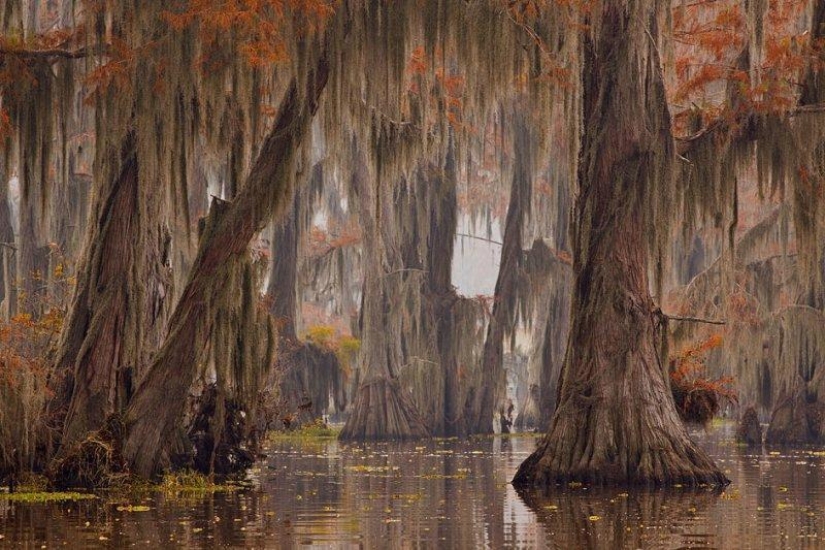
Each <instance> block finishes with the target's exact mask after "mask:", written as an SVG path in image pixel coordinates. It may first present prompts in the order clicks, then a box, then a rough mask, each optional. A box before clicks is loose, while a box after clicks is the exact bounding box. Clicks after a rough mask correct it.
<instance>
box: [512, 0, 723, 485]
mask: <svg viewBox="0 0 825 550" xmlns="http://www.w3.org/2000/svg"><path fill="white" fill-rule="evenodd" d="M599 6H600V9H599V10H597V11H595V12H594V13H593V14H592V15H591V17H592V18H593V20H591V21H590V23H591V24H596V26H597V29H598V30H597V31H594V32H593V33H592V34H589V35H587V37H586V38H585V44H584V53H583V55H584V56H585V57H584V62H583V66H582V86H583V92H584V100H583V109H584V124H585V126H584V130H583V137H582V150H581V154H580V158H579V160H580V165H579V173H578V183H579V194H578V197H577V200H576V204H575V207H574V230H575V234H574V239H573V247H574V267H573V269H574V281H575V282H574V285H575V286H574V296H573V307H572V327H571V331H570V335H569V343H568V346H567V356H566V360H565V363H564V366H563V370H562V375H561V385H560V390H559V399H558V407H557V409H556V412H555V415H554V416H553V421H552V423H551V426H550V429H549V433H548V434H547V435H546V436H545V438H544V439H543V441H542V442H541V444H540V446H539V448H538V449H537V450H536V451H535V452H534V453H533V454H532V455H531V456H530V457H528V458H527V460H525V462H524V463H522V465H521V467H520V468H519V470H518V472H517V473H516V476H515V478H514V480H513V483H514V484H516V485H518V486H523V487H524V486H547V485H552V484H555V483H560V482H561V483H563V482H568V481H580V482H584V483H589V484H619V485H631V484H653V485H668V484H676V483H682V484H689V485H696V484H700V483H709V484H723V483H726V481H727V480H726V479H725V476H724V475H723V474H722V473H721V471H720V470H719V469H718V468H717V467H716V466H715V465H714V464H713V462H712V461H711V460H710V459H709V458H708V456H707V455H706V454H705V453H704V452H703V451H702V450H701V449H699V448H698V447H697V446H696V445H695V444H694V443H693V442H692V441H691V439H690V437H689V435H688V433H687V430H686V428H685V426H684V425H683V424H682V422H681V421H680V419H679V416H678V414H677V412H676V408H675V406H674V404H673V399H672V397H671V395H670V390H669V384H668V382H667V380H666V378H665V368H664V366H663V364H662V361H661V360H660V358H659V356H658V354H657V346H656V332H657V326H656V316H655V315H654V310H655V306H654V303H653V300H652V299H651V297H650V291H649V280H648V275H647V273H648V241H647V235H646V231H648V230H649V227H648V226H647V221H648V220H650V219H651V215H652V212H651V211H650V208H651V206H650V205H651V201H650V199H649V197H651V196H655V190H656V189H655V188H656V186H665V185H670V181H669V174H670V162H671V158H672V154H673V141H672V135H671V129H670V119H669V113H668V110H667V104H666V100H665V94H664V86H663V82H662V73H661V67H660V65H659V59H658V56H657V52H656V49H655V43H654V42H653V40H652V39H651V37H654V36H657V30H656V16H657V13H656V12H657V10H656V3H655V2H652V1H650V0H636V1H633V2H620V1H618V0H606V1H605V2H602V3H601V4H599ZM665 9H668V7H667V6H665Z"/></svg>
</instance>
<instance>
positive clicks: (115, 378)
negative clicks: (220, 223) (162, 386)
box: [56, 134, 171, 449]
mask: <svg viewBox="0 0 825 550" xmlns="http://www.w3.org/2000/svg"><path fill="white" fill-rule="evenodd" d="M135 147H136V143H135V136H134V135H133V134H129V135H127V137H126V138H125V139H124V142H123V147H122V152H121V166H120V168H119V171H118V172H116V175H115V177H113V178H111V180H110V181H101V182H99V185H98V188H97V189H96V192H95V195H94V196H95V199H94V200H95V205H94V207H93V214H92V215H93V218H92V223H91V224H90V227H89V228H88V230H87V232H86V245H85V250H84V256H83V259H82V260H81V261H80V263H79V270H78V278H77V287H76V289H75V295H74V299H73V301H72V307H71V312H70V314H69V317H68V319H67V321H66V325H65V327H64V329H63V334H62V337H61V342H60V347H59V350H58V355H57V362H56V367H57V372H58V374H59V375H62V376H66V377H67V382H66V386H65V388H64V390H63V391H64V395H65V396H66V397H68V396H69V395H70V396H71V400H70V402H69V403H68V411H67V413H66V419H65V424H64V431H63V441H62V444H63V448H64V449H65V448H66V447H67V446H68V445H71V444H72V443H73V442H76V441H78V440H80V439H82V438H83V437H85V435H86V434H87V433H89V432H91V431H94V430H96V429H98V428H100V427H101V426H102V425H103V423H104V422H105V420H106V419H107V417H109V416H110V415H111V414H113V413H120V412H122V411H123V410H125V408H126V405H127V404H128V402H129V399H130V398H131V396H132V393H133V390H134V387H135V386H136V385H137V382H138V380H139V378H140V375H141V372H140V370H141V367H142V366H143V365H144V364H145V363H146V362H147V361H148V354H149V353H150V352H152V351H154V350H155V349H157V347H158V346H159V344H160V340H161V334H162V331H163V329H164V327H165V323H164V321H165V318H166V307H165V306H167V305H168V304H166V303H165V300H164V298H165V297H166V296H167V295H170V294H171V289H170V288H169V287H170V286H171V281H170V279H169V273H168V261H169V252H170V251H169V244H170V243H169V234H168V229H167V227H166V225H165V217H164V216H163V215H162V214H161V213H162V211H163V206H162V204H161V203H162V201H163V197H164V193H163V192H162V191H161V190H155V192H150V191H149V190H148V189H145V188H141V186H140V185H139V184H138V182H139V178H138V170H139V162H138V158H137V153H136V151H135ZM147 214H149V215H147ZM58 397H60V396H58ZM56 407H57V409H58V410H59V408H60V407H61V403H57V404H56Z"/></svg>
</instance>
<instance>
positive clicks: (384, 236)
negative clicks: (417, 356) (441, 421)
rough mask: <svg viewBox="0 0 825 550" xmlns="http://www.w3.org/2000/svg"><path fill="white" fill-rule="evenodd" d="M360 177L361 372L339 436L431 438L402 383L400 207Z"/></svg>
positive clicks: (383, 188) (403, 266) (383, 187)
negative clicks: (361, 243)
mask: <svg viewBox="0 0 825 550" xmlns="http://www.w3.org/2000/svg"><path fill="white" fill-rule="evenodd" d="M356 178H358V181H357V183H356V185H358V186H359V189H358V191H357V192H358V194H359V196H360V205H359V207H360V215H361V225H362V228H363V232H364V233H363V234H364V240H363V254H364V282H363V289H364V290H363V298H362V311H361V315H362V333H361V356H360V362H361V371H362V374H361V376H360V386H359V388H358V390H357V392H356V395H355V399H354V400H353V404H352V407H351V409H350V415H349V417H348V418H347V422H346V424H345V425H344V429H343V430H342V431H341V434H340V436H339V437H340V439H341V440H358V441H364V440H400V439H415V438H420V437H426V436H428V435H429V430H428V429H427V427H426V426H425V424H424V422H423V420H422V418H421V417H420V415H419V413H418V411H417V410H416V407H415V405H414V404H413V402H412V399H411V397H410V396H409V395H408V394H407V392H406V391H405V390H404V389H402V388H401V384H400V383H399V381H398V374H399V369H400V367H401V365H402V364H403V352H402V339H403V335H402V329H401V327H402V320H401V314H402V312H401V311H399V305H398V300H399V296H400V295H401V281H402V280H403V278H404V277H405V276H406V275H407V271H408V270H407V269H406V264H405V263H404V261H403V259H402V254H401V248H403V244H402V243H397V242H396V237H397V232H398V227H397V225H398V224H397V223H395V222H396V220H395V218H394V217H395V216H396V215H397V214H398V212H397V209H398V205H397V204H396V201H394V200H389V197H387V196H386V191H387V189H386V188H387V187H388V186H386V185H382V184H381V183H379V182H375V183H372V184H370V183H369V182H367V181H366V177H365V176H364V175H363V174H358V175H356ZM402 185H405V184H404V183H402ZM402 238H404V237H402Z"/></svg>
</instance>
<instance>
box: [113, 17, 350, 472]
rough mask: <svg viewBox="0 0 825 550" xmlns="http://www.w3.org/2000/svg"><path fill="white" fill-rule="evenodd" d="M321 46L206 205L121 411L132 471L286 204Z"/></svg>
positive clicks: (160, 434)
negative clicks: (224, 190) (234, 190)
mask: <svg viewBox="0 0 825 550" xmlns="http://www.w3.org/2000/svg"><path fill="white" fill-rule="evenodd" d="M332 25H334V23H332ZM328 32H329V31H328ZM327 47H328V45H325V48H324V51H323V53H321V54H320V57H319V58H318V62H317V64H316V65H315V67H314V68H312V69H311V70H310V71H309V73H308V75H307V79H306V83H305V84H304V85H302V86H300V87H299V85H298V83H297V81H296V80H295V79H293V80H292V82H291V83H290V85H289V87H288V89H287V91H286V93H285V95H284V97H283V99H282V101H281V104H280V107H279V110H278V115H277V118H276V120H275V123H274V125H273V128H272V130H271V131H270V132H269V134H268V135H267V137H266V139H265V140H264V143H263V145H262V146H261V149H260V153H259V154H258V157H257V160H256V161H255V163H254V165H253V166H252V168H251V171H250V174H249V177H248V178H247V180H246V182H245V184H244V186H243V187H242V188H241V189H240V191H239V192H238V194H237V195H236V196H235V198H234V199H233V201H232V202H229V203H221V202H218V201H215V202H213V205H212V208H211V209H210V214H209V216H208V219H207V221H206V224H205V229H204V231H203V234H202V236H201V239H200V243H199V247H198V254H197V257H196V259H195V262H194V265H193V267H192V270H191V272H190V274H189V278H188V280H187V283H186V286H185V288H184V290H183V292H182V294H181V298H180V300H179V301H178V303H177V305H176V307H175V310H174V312H173V313H172V316H171V318H170V321H169V330H168V335H167V337H166V340H165V342H164V344H163V346H162V347H161V348H160V350H159V351H158V353H157V355H156V357H155V358H154V360H153V362H152V364H151V366H150V367H149V369H148V371H147V373H146V376H145V377H144V379H143V381H142V382H141V384H140V386H139V387H138V390H137V392H136V393H135V396H134V398H133V399H132V401H131V403H130V405H129V408H128V410H127V413H126V421H127V429H128V433H127V436H126V439H125V443H124V449H123V452H124V457H125V458H126V460H127V461H128V463H129V464H130V466H131V468H132V471H134V472H135V473H137V474H139V475H143V476H149V475H151V474H152V473H154V472H156V471H157V470H158V468H159V466H160V465H161V461H162V460H163V458H164V457H165V455H166V454H167V453H168V451H169V447H168V445H169V436H170V434H171V431H172V429H173V428H174V426H175V424H176V423H178V422H179V421H180V419H181V416H182V414H183V411H184V404H185V402H186V396H187V393H188V390H189V388H190V386H191V385H192V383H193V381H194V379H195V377H196V375H197V369H198V365H199V364H200V363H201V361H202V360H203V358H204V350H205V349H206V347H207V342H208V340H209V336H210V334H211V333H212V328H213V325H214V323H215V313H216V306H217V305H219V304H221V303H222V302H223V294H224V292H225V289H224V281H225V280H226V275H227V274H228V273H229V272H230V270H232V269H233V264H234V263H237V262H239V261H243V256H244V255H245V254H247V247H248V245H249V242H250V241H251V240H252V238H253V237H254V236H255V234H256V233H258V232H260V231H261V230H262V229H263V228H264V227H265V225H266V224H267V223H268V222H269V221H270V220H271V219H272V218H273V216H274V217H275V218H276V219H277V218H278V217H279V216H281V215H283V213H284V211H285V210H286V208H287V207H288V206H289V204H290V201H291V198H292V192H293V189H292V173H293V170H294V159H295V157H296V155H297V152H298V149H299V147H300V144H301V142H302V141H303V139H304V138H305V137H306V135H307V133H308V132H309V127H310V122H311V120H312V118H313V116H314V114H315V112H316V110H317V106H318V101H319V99H320V96H321V93H322V92H323V90H324V88H325V87H326V83H327V79H328V76H329V64H328V58H327V53H328V52H327ZM299 88H300V91H299Z"/></svg>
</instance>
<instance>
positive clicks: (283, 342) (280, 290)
mask: <svg viewBox="0 0 825 550" xmlns="http://www.w3.org/2000/svg"><path fill="white" fill-rule="evenodd" d="M310 178H311V180H312V181H310V182H309V185H307V186H302V187H301V189H297V190H296V191H295V197H294V199H293V201H292V206H291V207H290V208H289V210H288V211H287V214H286V216H284V218H283V219H282V220H280V222H279V223H276V224H275V226H274V228H273V231H272V241H271V244H270V250H271V252H272V270H271V273H270V277H269V285H268V289H267V296H268V300H269V302H270V305H269V313H270V315H271V316H272V317H273V319H274V320H275V325H276V327H277V328H278V369H277V371H276V372H277V373H278V374H279V375H280V378H279V380H278V382H279V388H280V408H281V409H282V412H283V413H284V417H283V418H282V420H283V422H284V424H288V425H289V427H290V428H294V427H297V426H299V425H300V424H302V423H305V422H308V421H312V420H314V419H316V418H319V417H321V415H323V414H324V412H326V410H327V408H328V406H329V402H330V398H331V397H332V398H333V400H334V403H335V408H336V409H337V410H343V409H344V407H345V406H346V396H345V392H344V379H343V378H344V373H343V372H342V370H341V364H340V361H339V359H338V356H337V355H336V354H335V352H334V351H333V350H331V349H328V348H326V347H324V346H322V345H316V344H314V343H311V342H306V341H301V340H300V339H299V338H298V333H297V325H298V318H299V316H300V309H299V308H300V307H301V302H300V300H299V299H298V297H299V295H300V287H299V284H300V283H299V277H298V269H299V266H300V263H299V247H300V243H301V241H302V239H303V238H304V231H305V230H306V229H307V228H308V225H309V223H310V220H311V218H312V216H311V212H312V208H311V204H312V201H311V200H310V197H311V192H310V190H314V189H319V188H320V187H321V186H322V185H323V167H322V165H321V164H320V163H318V164H316V165H315V167H314V168H313V170H312V174H311V176H310Z"/></svg>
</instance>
